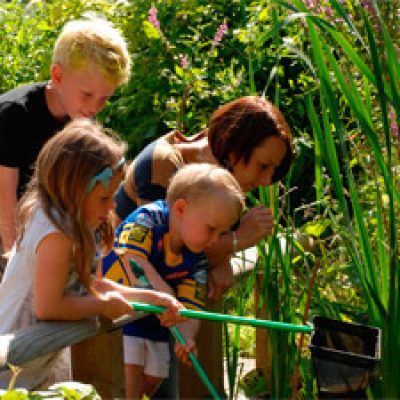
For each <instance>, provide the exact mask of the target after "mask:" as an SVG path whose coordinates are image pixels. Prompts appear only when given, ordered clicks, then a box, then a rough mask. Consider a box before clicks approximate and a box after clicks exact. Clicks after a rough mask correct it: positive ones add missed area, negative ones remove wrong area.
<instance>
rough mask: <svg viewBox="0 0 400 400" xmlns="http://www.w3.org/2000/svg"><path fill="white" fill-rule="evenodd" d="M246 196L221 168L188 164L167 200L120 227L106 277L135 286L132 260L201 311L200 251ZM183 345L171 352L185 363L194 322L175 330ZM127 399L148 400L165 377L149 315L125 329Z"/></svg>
mask: <svg viewBox="0 0 400 400" xmlns="http://www.w3.org/2000/svg"><path fill="white" fill-rule="evenodd" d="M244 205H245V204H244V196H243V193H242V190H241V188H240V186H239V184H238V182H237V181H236V179H235V178H234V177H233V176H232V174H231V173H229V172H228V171H227V170H226V169H224V168H221V167H217V166H214V165H212V164H205V163H203V164H197V163H192V164H188V165H186V166H184V167H183V168H181V169H179V170H178V172H176V174H175V175H174V176H173V178H172V180H171V183H170V185H169V187H168V190H167V194H166V201H164V200H158V201H156V202H152V203H149V204H146V205H143V206H141V207H139V208H137V209H136V210H135V211H134V212H132V214H130V215H129V216H128V217H127V218H126V219H125V220H124V221H123V222H122V223H121V224H120V225H119V227H118V228H117V230H116V241H115V244H114V251H113V252H111V253H110V255H108V256H106V257H105V258H104V259H103V274H104V276H105V277H110V278H112V279H115V280H117V281H121V282H125V283H126V284H128V285H134V284H135V283H136V279H135V277H134V276H133V273H132V272H131V267H130V264H129V261H130V260H134V261H135V262H137V263H138V264H139V265H140V266H141V267H142V268H143V271H144V274H145V275H146V278H147V280H148V281H149V282H150V283H151V284H152V285H153V287H154V288H155V289H157V290H160V291H163V292H166V293H169V294H173V295H176V296H177V299H178V300H179V301H180V302H181V303H182V304H183V305H184V306H186V307H187V308H191V309H203V308H204V305H205V300H206V279H207V274H206V269H204V268H205V267H207V263H204V256H203V252H204V250H206V249H207V248H210V247H212V246H213V245H214V244H215V243H217V242H218V241H219V239H220V237H221V236H222V235H223V234H225V233H226V232H229V230H230V229H231V227H232V225H234V224H235V223H236V222H237V221H238V220H239V218H240V215H241V213H242V211H243V209H244ZM177 326H178V328H179V329H180V330H181V332H182V334H183V336H184V337H185V339H186V342H187V345H186V346H183V345H181V344H179V343H175V353H176V355H177V357H178V359H180V360H181V361H182V362H184V363H185V364H189V359H188V354H189V352H190V351H194V352H196V346H195V336H196V334H197V331H198V328H199V321H198V320H195V319H191V320H188V321H186V322H182V323H180V324H178V325H177ZM123 332H124V337H123V340H124V360H125V382H126V384H125V387H126V395H127V399H141V398H142V397H143V396H144V395H147V396H152V395H153V394H154V393H155V391H156V390H157V389H158V387H159V385H160V384H161V382H162V380H163V379H165V378H167V377H168V370H169V359H170V357H169V349H168V340H169V334H168V331H167V330H166V328H161V327H160V324H159V322H158V320H157V319H156V318H155V317H154V315H150V316H148V317H145V318H142V319H139V320H137V321H134V322H133V323H131V324H129V325H126V326H124V328H123Z"/></svg>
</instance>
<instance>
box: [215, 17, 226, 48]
mask: <svg viewBox="0 0 400 400" xmlns="http://www.w3.org/2000/svg"><path fill="white" fill-rule="evenodd" d="M226 32H228V24H227V23H226V20H224V22H223V23H222V24H221V25H220V26H219V28H218V30H217V32H216V33H215V35H214V39H213V41H212V46H211V47H212V48H213V49H214V48H215V47H216V46H218V44H219V43H221V40H222V38H223V37H224V35H225V34H226Z"/></svg>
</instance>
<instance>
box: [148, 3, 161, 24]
mask: <svg viewBox="0 0 400 400" xmlns="http://www.w3.org/2000/svg"><path fill="white" fill-rule="evenodd" d="M147 19H148V20H149V22H150V23H151V24H152V25H153V26H154V28H156V29H160V21H159V20H158V19H157V8H155V7H154V6H152V7H151V8H150V10H149V14H148V16H147Z"/></svg>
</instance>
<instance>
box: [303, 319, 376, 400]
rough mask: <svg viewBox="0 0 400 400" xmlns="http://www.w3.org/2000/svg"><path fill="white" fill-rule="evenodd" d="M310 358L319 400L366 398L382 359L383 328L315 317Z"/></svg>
mask: <svg viewBox="0 0 400 400" xmlns="http://www.w3.org/2000/svg"><path fill="white" fill-rule="evenodd" d="M313 325H314V331H313V334H312V336H311V344H310V349H311V355H312V360H313V366H314V374H315V377H316V379H317V386H318V395H319V398H321V399H322V398H335V399H352V398H353V399H366V398H367V395H366V389H367V387H368V384H369V382H370V381H371V378H372V376H373V370H374V368H375V366H376V364H377V363H378V362H379V360H380V335H381V332H380V329H379V328H375V327H371V326H366V325H360V324H354V323H349V322H341V321H336V320H332V319H328V318H325V317H318V316H317V317H314V319H313Z"/></svg>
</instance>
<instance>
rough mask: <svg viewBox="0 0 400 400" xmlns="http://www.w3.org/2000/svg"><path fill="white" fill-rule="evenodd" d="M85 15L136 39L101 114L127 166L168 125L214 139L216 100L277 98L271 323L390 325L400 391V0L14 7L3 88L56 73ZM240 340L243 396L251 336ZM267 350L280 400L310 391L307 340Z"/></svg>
mask: <svg viewBox="0 0 400 400" xmlns="http://www.w3.org/2000/svg"><path fill="white" fill-rule="evenodd" d="M151 8H152V11H151V13H150V18H149V10H150V9H151ZM88 13H99V14H101V15H104V16H105V17H107V18H108V19H110V20H112V21H113V22H114V23H115V25H116V26H118V27H119V28H120V29H121V30H122V31H123V32H124V35H125V37H126V38H127V40H128V44H129V50H130V53H131V56H132V59H133V68H132V77H131V80H130V82H129V83H128V84H127V85H126V86H124V87H123V88H121V89H120V90H119V91H118V92H117V93H116V94H115V96H114V97H113V98H112V99H111V100H110V104H109V105H108V106H107V108H106V109H105V110H104V112H103V113H102V114H101V115H100V119H101V121H102V122H103V123H104V124H105V125H106V126H108V127H110V128H112V129H114V130H116V131H117V132H119V133H120V134H121V135H122V136H123V137H124V138H126V140H127V141H128V142H129V151H130V156H131V157H133V156H134V155H135V154H136V153H137V152H138V151H139V150H140V149H141V148H142V147H143V146H144V145H145V144H146V143H147V142H149V141H150V140H152V139H154V138H155V137H157V136H159V135H161V134H163V133H165V132H166V131H167V130H169V129H171V128H179V129H181V130H182V131H184V132H185V133H188V134H190V133H193V132H196V131H198V130H200V129H203V128H204V127H205V126H206V123H207V119H208V117H209V116H210V114H211V112H212V111H213V110H214V109H215V108H216V107H217V106H218V105H219V104H223V103H225V102H227V101H230V100H232V99H234V98H236V97H239V96H243V95H246V94H259V95H265V96H267V97H268V98H269V99H271V100H272V101H273V102H274V103H275V104H277V105H278V106H279V107H280V108H281V110H282V111H283V113H284V114H285V115H286V117H287V119H288V122H289V125H290V126H291V129H292V133H293V136H294V138H295V152H296V161H295V163H294V166H293V168H292V171H291V174H290V176H289V177H288V179H287V180H286V182H284V183H283V184H281V185H280V186H277V185H276V187H274V188H273V191H271V192H270V191H269V190H265V189H264V190H260V191H259V192H258V193H253V194H251V195H249V201H250V202H263V203H264V204H270V202H271V203H273V204H274V209H275V213H276V221H277V224H276V229H275V233H274V236H273V237H272V238H268V239H267V240H266V243H261V244H260V246H259V262H258V271H263V275H262V276H263V277H264V279H262V280H261V283H259V284H260V285H261V287H260V289H261V290H260V291H261V293H262V299H261V302H265V304H266V306H267V307H266V308H267V312H266V314H265V315H264V316H266V317H268V318H271V319H274V320H282V321H287V322H295V323H300V322H302V321H303V320H306V321H307V320H310V318H311V316H312V315H325V316H328V317H332V318H336V319H345V320H351V321H356V322H361V323H368V324H372V325H375V326H378V327H380V328H382V332H383V335H382V361H383V362H382V365H381V370H380V374H379V377H378V379H376V381H375V382H374V384H373V385H371V391H370V395H371V396H373V397H376V398H381V397H399V396H400V392H399V387H398V383H397V381H398V376H399V372H400V371H399V369H400V363H399V359H400V341H399V339H398V332H399V328H400V316H399V313H400V297H399V296H400V293H399V286H400V269H399V267H400V263H399V250H398V241H399V239H398V234H399V228H398V222H399V215H400V214H399V201H400V196H399V190H398V188H399V178H398V175H399V172H400V166H399V157H400V150H399V149H400V147H399V145H400V143H399V137H398V124H399V122H400V93H399V87H400V85H399V84H400V63H399V37H400V36H399V32H398V29H399V28H398V19H399V13H400V5H399V1H398V0H392V1H387V2H379V1H377V2H375V1H374V0H371V1H366V0H365V1H361V0H319V1H317V0H304V1H301V0H288V1H286V2H284V1H279V0H275V1H273V0H230V1H223V0H216V1H213V2H209V1H204V0H187V1H177V0H162V1H161V0H159V1H154V0H153V1H149V0H120V1H115V0H100V1H90V0H88V1H84V0H64V1H40V0H34V1H31V2H28V1H23V0H19V1H18V0H12V1H8V2H5V3H4V2H2V3H1V5H0V23H1V26H2V32H1V34H0V35H1V36H0V57H1V58H0V93H1V92H4V91H6V90H8V89H10V88H12V87H15V86H16V85H19V84H23V83H26V82H31V81H40V80H45V79H48V76H49V72H48V71H49V66H50V60H51V49H52V46H53V43H54V40H55V38H56V36H57V34H58V33H59V31H60V28H61V27H62V25H63V24H64V23H65V22H66V21H68V20H70V19H72V18H76V17H79V16H82V15H85V14H88ZM158 23H159V25H158ZM270 197H271V199H270ZM255 284H256V283H255V276H251V277H250V278H249V279H248V280H247V281H246V282H243V283H242V285H243V287H241V289H240V290H236V291H235V290H233V291H232V292H231V293H230V295H229V296H228V297H227V299H226V306H227V308H228V309H230V310H232V308H235V312H240V311H243V310H245V311H246V312H247V313H248V312H249V310H250V308H249V307H250V306H249V303H246V301H245V299H247V297H248V295H246V293H251V292H252V291H253V288H254V285H255ZM251 312H252V311H251ZM237 329H239V328H237ZM230 337H231V340H233V342H230V344H229V346H227V348H229V350H230V352H229V356H230V357H229V358H230V360H232V362H231V363H230V377H231V380H230V382H231V384H232V392H231V396H233V393H234V390H233V386H234V381H235V375H236V373H235V365H236V364H235V357H236V356H237V351H239V348H240V347H241V345H242V344H243V340H246V339H244V338H243V335H242V339H240V335H239V332H238V331H236V332H231V335H230ZM232 338H233V339H232ZM268 340H269V346H270V348H271V349H272V354H273V363H272V371H271V380H270V382H268V386H269V390H270V392H271V395H272V396H273V397H276V398H283V397H285V398H286V397H290V396H291V393H292V387H293V388H295V389H294V390H296V391H297V385H296V384H295V383H296V382H297V383H299V382H302V385H301V391H300V393H298V396H300V397H307V398H309V397H312V393H313V391H314V392H315V387H313V382H312V373H311V370H310V368H311V363H310V357H309V354H308V353H307V351H306V349H305V346H304V343H305V341H303V340H302V339H301V338H300V337H299V336H298V335H295V334H289V335H288V334H286V333H281V332H271V334H270V335H269V336H268ZM241 341H242V342H241ZM227 343H228V342H227ZM299 343H300V344H301V343H303V352H301V353H300V355H299V352H298V346H299ZM297 373H299V376H300V378H298V379H297V380H296V379H293V376H296V374H297ZM290 381H292V386H291V385H288V382H290ZM293 382H295V383H293Z"/></svg>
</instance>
